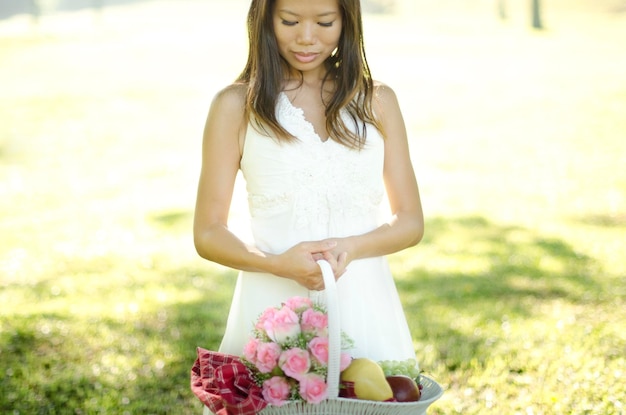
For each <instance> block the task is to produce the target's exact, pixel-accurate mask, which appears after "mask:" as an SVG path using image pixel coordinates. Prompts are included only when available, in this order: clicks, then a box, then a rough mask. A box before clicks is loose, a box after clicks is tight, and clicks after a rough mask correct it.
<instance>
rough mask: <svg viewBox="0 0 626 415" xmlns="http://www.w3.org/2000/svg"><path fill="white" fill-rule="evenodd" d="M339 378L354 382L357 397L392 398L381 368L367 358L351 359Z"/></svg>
mask: <svg viewBox="0 0 626 415" xmlns="http://www.w3.org/2000/svg"><path fill="white" fill-rule="evenodd" d="M341 380H342V381H344V382H352V383H353V384H354V393H355V395H356V397H357V398H358V399H365V400H368V401H387V400H389V399H392V398H393V391H392V390H391V386H390V385H389V383H388V382H387V379H386V378H385V373H384V372H383V369H382V368H381V367H380V366H379V365H378V363H376V362H375V361H373V360H370V359H368V358H364V357H361V358H357V359H353V360H352V363H350V366H348V367H347V368H346V369H345V370H344V371H343V372H341Z"/></svg>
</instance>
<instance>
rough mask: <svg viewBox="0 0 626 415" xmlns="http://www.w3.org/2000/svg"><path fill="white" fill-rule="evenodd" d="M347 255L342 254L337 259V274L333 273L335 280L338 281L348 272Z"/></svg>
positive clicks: (345, 253)
mask: <svg viewBox="0 0 626 415" xmlns="http://www.w3.org/2000/svg"><path fill="white" fill-rule="evenodd" d="M347 266H348V253H347V252H342V253H341V254H339V257H337V272H336V273H335V278H337V279H339V277H341V276H342V275H343V274H345V273H346V271H347V270H348V268H347Z"/></svg>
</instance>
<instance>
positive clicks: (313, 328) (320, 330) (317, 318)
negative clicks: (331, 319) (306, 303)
mask: <svg viewBox="0 0 626 415" xmlns="http://www.w3.org/2000/svg"><path fill="white" fill-rule="evenodd" d="M302 331H304V332H305V333H313V334H315V335H316V336H327V335H328V316H327V315H326V314H324V313H322V312H321V311H317V310H314V309H312V308H309V309H308V310H306V311H305V312H304V313H302Z"/></svg>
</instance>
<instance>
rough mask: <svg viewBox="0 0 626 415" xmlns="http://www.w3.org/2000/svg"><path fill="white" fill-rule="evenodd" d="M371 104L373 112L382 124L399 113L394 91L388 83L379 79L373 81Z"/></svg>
mask: <svg viewBox="0 0 626 415" xmlns="http://www.w3.org/2000/svg"><path fill="white" fill-rule="evenodd" d="M372 106H373V108H374V113H375V114H376V115H377V117H379V120H380V121H381V122H382V123H383V124H385V123H386V121H392V120H390V118H391V119H393V117H397V116H399V115H400V104H399V103H398V97H397V96H396V93H395V91H394V90H393V89H392V88H391V87H390V86H389V85H387V84H384V83H382V82H380V81H374V98H373V100H372Z"/></svg>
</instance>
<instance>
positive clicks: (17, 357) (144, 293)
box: [0, 0, 626, 415]
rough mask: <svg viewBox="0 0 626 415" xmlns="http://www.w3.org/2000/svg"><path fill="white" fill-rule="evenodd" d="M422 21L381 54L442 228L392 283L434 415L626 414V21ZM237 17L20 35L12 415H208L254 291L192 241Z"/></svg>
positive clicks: (190, 4) (378, 66)
mask: <svg viewBox="0 0 626 415" xmlns="http://www.w3.org/2000/svg"><path fill="white" fill-rule="evenodd" d="M423 3H424V4H423V5H422V4H421V3H420V7H423V9H420V10H421V11H423V13H421V14H420V15H419V16H411V17H404V18H400V19H396V20H394V19H392V18H391V17H389V16H374V15H372V16H368V17H367V19H366V30H368V31H367V32H366V34H367V37H366V43H367V46H368V50H369V59H370V63H371V66H372V69H373V71H374V73H375V75H376V77H377V78H379V79H381V80H383V81H386V82H387V83H389V84H390V85H391V86H392V87H394V89H395V90H396V92H397V93H398V96H399V98H400V101H401V104H402V105H403V108H404V112H405V118H406V121H407V126H408V128H409V133H410V136H411V141H412V142H411V144H412V156H413V160H414V162H415V166H416V172H417V174H418V178H419V181H420V185H421V190H422V197H423V202H424V209H425V212H426V235H425V238H424V240H423V241H422V243H420V244H419V245H418V246H417V247H415V248H412V249H409V250H406V251H404V252H401V253H398V254H396V255H393V256H392V257H391V258H390V260H391V265H392V268H393V271H394V273H395V275H396V278H397V285H398V288H399V290H400V292H401V296H402V300H403V303H404V305H405V309H406V312H407V316H408V318H409V321H410V325H411V329H412V332H413V336H414V339H415V346H416V350H417V353H418V356H419V359H420V362H421V366H422V368H423V369H424V371H425V372H426V373H427V374H429V375H430V376H432V377H434V378H435V379H437V380H438V381H439V382H440V383H441V384H442V385H443V386H444V388H445V389H446V391H445V394H444V396H443V397H442V398H441V399H440V400H439V401H438V402H437V403H435V404H434V405H433V406H432V408H431V411H430V412H429V413H431V414H455V413H462V414H597V415H600V414H622V413H624V412H625V409H624V407H625V406H626V401H625V399H624V396H626V386H624V385H625V384H626V382H624V377H625V374H626V361H625V359H626V358H625V355H624V350H626V334H625V333H626V326H625V325H624V321H626V307H625V296H626V267H625V266H624V263H623V254H624V234H625V233H624V231H625V230H626V213H625V212H626V207H625V204H626V170H625V169H624V168H623V166H624V164H625V163H624V162H625V161H626V160H625V157H626V140H624V138H625V137H626V117H624V114H626V78H624V75H623V74H624V68H626V55H624V53H623V50H624V49H623V42H622V40H621V39H624V38H626V25H625V24H624V16H623V14H622V15H615V14H613V15H611V14H606V13H604V10H607V9H606V8H602V10H600V11H599V10H598V9H600V7H599V6H598V5H597V4H596V8H595V9H594V10H593V12H589V13H587V14H576V13H574V12H572V13H566V9H565V8H562V7H561V8H559V7H557V6H555V5H558V4H560V3H558V2H554V4H552V5H551V6H550V5H549V6H550V7H551V8H550V7H549V8H548V10H547V11H548V12H549V13H547V19H546V23H547V26H548V30H546V31H544V32H540V33H533V32H530V31H529V30H528V29H527V28H526V26H527V25H526V24H525V23H524V22H521V21H520V20H519V19H520V15H519V13H521V10H520V11H518V12H517V13H518V14H517V15H516V18H515V19H512V20H511V21H509V22H504V23H503V22H499V21H497V20H496V19H495V16H494V14H495V12H494V11H493V10H492V9H491V8H490V7H486V6H479V5H478V3H476V4H475V5H474V6H470V3H468V4H467V5H466V6H465V7H463V8H460V9H459V8H458V7H456V6H455V4H456V2H442V3H441V4H442V5H441V6H434V5H430V6H429V5H426V3H427V2H423ZM452 3H454V4H452ZM579 3H581V4H582V2H579ZM228 4H229V5H230V6H228V7H226V6H224V5H222V3H220V11H221V13H220V14H219V15H216V14H215V12H214V10H215V3H212V2H198V1H193V0H188V1H181V2H176V4H175V6H174V5H172V4H171V3H168V2H157V3H146V4H140V5H138V6H124V7H111V8H108V9H106V10H105V12H104V13H103V14H102V15H100V16H93V15H91V14H90V13H89V12H79V13H74V14H67V15H57V16H44V17H43V18H42V19H41V21H40V26H39V27H38V28H33V27H31V26H30V21H29V19H28V18H26V17H16V18H12V19H10V20H7V21H4V22H0V80H1V81H0V82H1V84H0V217H1V218H2V219H1V220H0V413H7V414H28V415H30V414H125V413H127V414H198V413H200V404H199V401H198V400H197V399H196V398H195V397H194V396H193V395H192V393H191V392H190V389H189V371H190V368H191V365H192V364H193V361H194V359H195V347H196V346H202V347H205V348H209V349H214V348H216V347H217V346H218V345H219V341H220V338H221V334H222V331H223V327H224V323H225V317H226V313H227V309H228V304H229V302H230V297H231V295H232V290H233V286H234V278H235V276H236V273H235V272H234V271H232V270H228V269H224V268H221V267H218V266H216V265H212V264H209V263H206V262H204V261H202V260H200V259H199V258H198V257H197V256H196V254H195V251H194V249H193V244H192V238H191V219H192V214H193V205H194V196H195V186H196V180H197V173H198V168H199V147H200V136H201V133H202V127H203V119H204V116H205V114H206V110H207V108H208V105H209V102H210V99H211V97H212V95H213V94H214V93H215V91H216V90H217V88H219V87H220V86H222V85H224V84H225V83H227V82H229V81H230V80H231V79H232V78H233V76H234V75H235V74H236V73H237V72H238V70H239V69H240V67H241V65H242V63H243V60H244V59H245V52H244V51H245V36H244V33H243V16H244V14H245V8H246V4H245V2H232V3H230V2H229V3H228ZM577 4H578V3H577ZM598 4H599V3H598ZM438 7H439V8H438ZM563 7H564V6H563ZM579 7H582V6H581V5H579ZM576 10H579V9H576ZM224 33H229V34H230V33H232V36H225V35H224ZM399 33H400V34H402V35H399ZM218 40H219V41H218ZM236 196H237V199H236V201H237V202H236V203H235V208H234V209H235V211H234V212H233V214H234V217H235V218H236V219H237V220H240V219H241V218H243V217H244V214H243V213H242V212H243V211H245V206H244V204H243V200H242V199H241V193H240V192H238V193H237V195H236ZM234 225H237V223H234Z"/></svg>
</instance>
